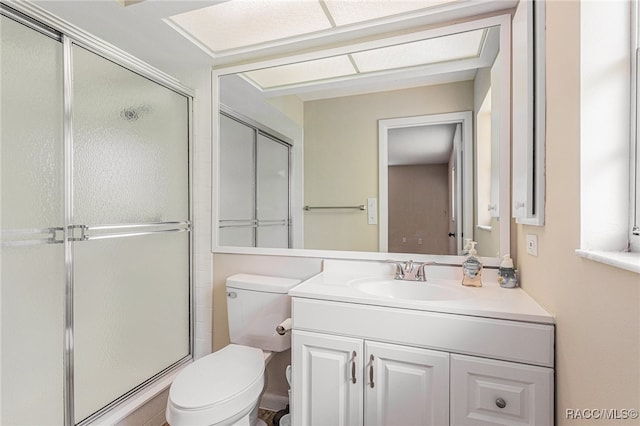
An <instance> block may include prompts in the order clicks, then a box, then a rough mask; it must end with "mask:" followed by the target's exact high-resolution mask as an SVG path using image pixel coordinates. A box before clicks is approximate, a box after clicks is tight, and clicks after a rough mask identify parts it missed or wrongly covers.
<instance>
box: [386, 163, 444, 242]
mask: <svg viewBox="0 0 640 426" xmlns="http://www.w3.org/2000/svg"><path fill="white" fill-rule="evenodd" d="M450 217H451V216H450V215H449V165H448V164H430V165H418V166H393V167H389V252H391V253H422V254H449V236H448V235H447V234H448V233H449V222H450ZM403 238H405V239H406V241H404V242H403Z"/></svg>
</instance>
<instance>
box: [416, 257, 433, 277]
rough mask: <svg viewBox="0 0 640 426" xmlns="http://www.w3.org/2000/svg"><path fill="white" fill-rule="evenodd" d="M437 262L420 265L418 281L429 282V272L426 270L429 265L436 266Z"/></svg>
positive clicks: (417, 275)
mask: <svg viewBox="0 0 640 426" xmlns="http://www.w3.org/2000/svg"><path fill="white" fill-rule="evenodd" d="M435 264H436V262H433V261H431V262H423V263H421V264H420V266H419V267H418V273H417V274H416V278H417V279H418V281H426V280H427V271H426V270H425V268H426V267H427V266H429V265H435Z"/></svg>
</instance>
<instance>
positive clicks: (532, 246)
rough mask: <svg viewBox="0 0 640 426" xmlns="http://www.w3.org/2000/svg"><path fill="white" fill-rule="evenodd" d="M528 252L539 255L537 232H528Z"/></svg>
mask: <svg viewBox="0 0 640 426" xmlns="http://www.w3.org/2000/svg"><path fill="white" fill-rule="evenodd" d="M527 253H528V254H530V255H531V256H537V255H538V236H537V235H536V234H527Z"/></svg>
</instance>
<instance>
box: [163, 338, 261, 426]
mask: <svg viewBox="0 0 640 426" xmlns="http://www.w3.org/2000/svg"><path fill="white" fill-rule="evenodd" d="M264 368H265V362H264V356H263V353H262V351H261V350H260V349H257V348H252V347H248V346H241V345H235V344H230V345H228V346H226V347H225V348H223V349H221V350H219V351H217V352H214V353H212V354H209V355H207V356H205V357H202V358H200V359H199V360H197V361H195V362H194V363H193V364H191V365H189V366H187V367H186V368H185V369H184V370H182V371H181V372H180V373H179V374H178V376H177V377H176V379H175V380H174V381H173V384H172V385H171V389H170V391H169V400H168V403H167V420H168V421H169V423H171V424H173V423H175V424H216V423H218V422H222V421H225V420H227V419H229V418H231V417H233V416H235V415H238V414H241V413H244V412H246V411H247V410H251V409H253V406H254V405H255V403H256V401H257V399H258V398H259V396H260V393H261V392H262V388H263V386H264ZM169 417H171V418H169Z"/></svg>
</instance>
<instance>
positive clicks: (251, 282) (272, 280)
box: [227, 274, 300, 293]
mask: <svg viewBox="0 0 640 426" xmlns="http://www.w3.org/2000/svg"><path fill="white" fill-rule="evenodd" d="M298 284H300V280H297V279H293V278H282V277H269V276H266V275H253V274H235V275H231V276H230V277H228V278H227V288H236V289H242V290H254V291H264V292H267V293H287V292H289V290H291V289H292V288H293V287H295V286H297V285H298Z"/></svg>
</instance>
